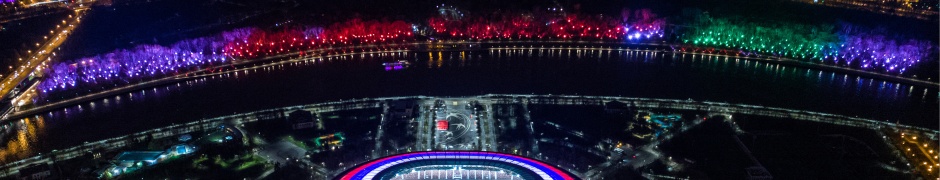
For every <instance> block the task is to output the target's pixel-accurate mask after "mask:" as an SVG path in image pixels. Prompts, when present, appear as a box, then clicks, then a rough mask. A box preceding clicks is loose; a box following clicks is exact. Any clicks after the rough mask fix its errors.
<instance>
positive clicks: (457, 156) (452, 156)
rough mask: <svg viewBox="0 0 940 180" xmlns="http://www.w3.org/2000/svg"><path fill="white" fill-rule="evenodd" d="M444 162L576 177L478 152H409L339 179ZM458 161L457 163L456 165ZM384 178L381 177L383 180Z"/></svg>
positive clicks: (555, 179)
mask: <svg viewBox="0 0 940 180" xmlns="http://www.w3.org/2000/svg"><path fill="white" fill-rule="evenodd" d="M436 162H443V163H446V164H450V165H469V164H475V165H479V164H486V165H492V166H496V167H502V168H504V169H511V170H514V171H516V172H517V173H519V174H524V175H526V176H531V177H533V178H537V179H552V180H574V179H577V178H576V177H575V176H573V175H571V174H569V173H568V172H566V171H563V170H561V169H559V168H557V167H555V166H552V165H549V164H546V163H543V162H540V161H537V160H534V159H529V158H525V157H520V156H516V155H511V154H503V153H495V152H479V151H426V152H412V153H405V154H399V155H393V156H388V157H384V158H381V159H377V160H373V161H370V162H367V163H365V164H362V165H359V166H356V167H355V168H353V169H351V170H349V171H347V172H345V173H343V174H342V175H340V176H339V178H338V179H339V180H360V179H364V180H371V179H386V178H388V177H389V176H390V175H394V173H395V171H397V170H401V169H403V168H407V167H415V166H421V165H428V164H434V163H436ZM455 162H460V163H455ZM383 177H384V178H383Z"/></svg>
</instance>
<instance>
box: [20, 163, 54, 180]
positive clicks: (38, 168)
mask: <svg viewBox="0 0 940 180" xmlns="http://www.w3.org/2000/svg"><path fill="white" fill-rule="evenodd" d="M17 179H21V180H33V179H58V178H57V177H55V174H54V173H53V172H52V168H51V167H49V165H48V164H45V163H43V164H33V165H30V166H27V167H26V168H23V169H20V171H19V174H18V175H17Z"/></svg>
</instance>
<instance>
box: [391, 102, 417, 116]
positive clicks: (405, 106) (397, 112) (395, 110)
mask: <svg viewBox="0 0 940 180" xmlns="http://www.w3.org/2000/svg"><path fill="white" fill-rule="evenodd" d="M388 105H389V110H390V111H389V114H390V115H391V116H393V117H398V118H408V117H411V115H413V114H414V108H415V102H414V101H410V100H398V101H392V102H389V103H388Z"/></svg>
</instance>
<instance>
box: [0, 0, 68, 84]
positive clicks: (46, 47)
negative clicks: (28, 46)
mask: <svg viewBox="0 0 940 180" xmlns="http://www.w3.org/2000/svg"><path fill="white" fill-rule="evenodd" d="M83 11H84V10H83V9H76V10H74V12H73V13H72V14H71V15H69V17H68V18H66V19H65V20H63V21H62V24H59V25H56V26H57V28H56V29H55V30H52V31H49V34H50V36H48V37H47V38H46V40H47V41H46V43H45V44H42V45H41V46H39V49H37V50H36V51H32V50H30V51H29V53H30V54H31V57H29V58H28V59H27V60H26V62H25V64H21V65H20V66H17V67H16V70H14V71H13V72H12V73H11V74H9V75H7V76H6V77H5V78H3V81H0V94H3V95H6V94H8V93H10V91H12V90H13V88H15V87H16V86H17V85H18V84H20V82H23V80H25V79H26V78H28V77H29V76H30V75H31V74H33V72H34V71H38V70H39V69H38V67H39V66H40V65H43V64H46V63H47V62H49V61H50V60H51V59H52V56H55V53H54V51H55V49H56V48H58V47H59V45H62V43H63V42H65V40H66V39H67V38H68V36H69V35H71V34H72V32H73V30H75V28H77V27H78V24H80V23H81V21H82V16H83V15H84V14H85V13H84V12H83Z"/></svg>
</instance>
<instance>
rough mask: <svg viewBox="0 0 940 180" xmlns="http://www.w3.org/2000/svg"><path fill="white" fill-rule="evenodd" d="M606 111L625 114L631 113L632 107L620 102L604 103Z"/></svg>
mask: <svg viewBox="0 0 940 180" xmlns="http://www.w3.org/2000/svg"><path fill="white" fill-rule="evenodd" d="M604 110H605V111H607V113H612V114H623V113H626V112H628V111H630V106H628V105H627V104H626V103H623V102H620V101H610V102H607V103H604Z"/></svg>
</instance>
